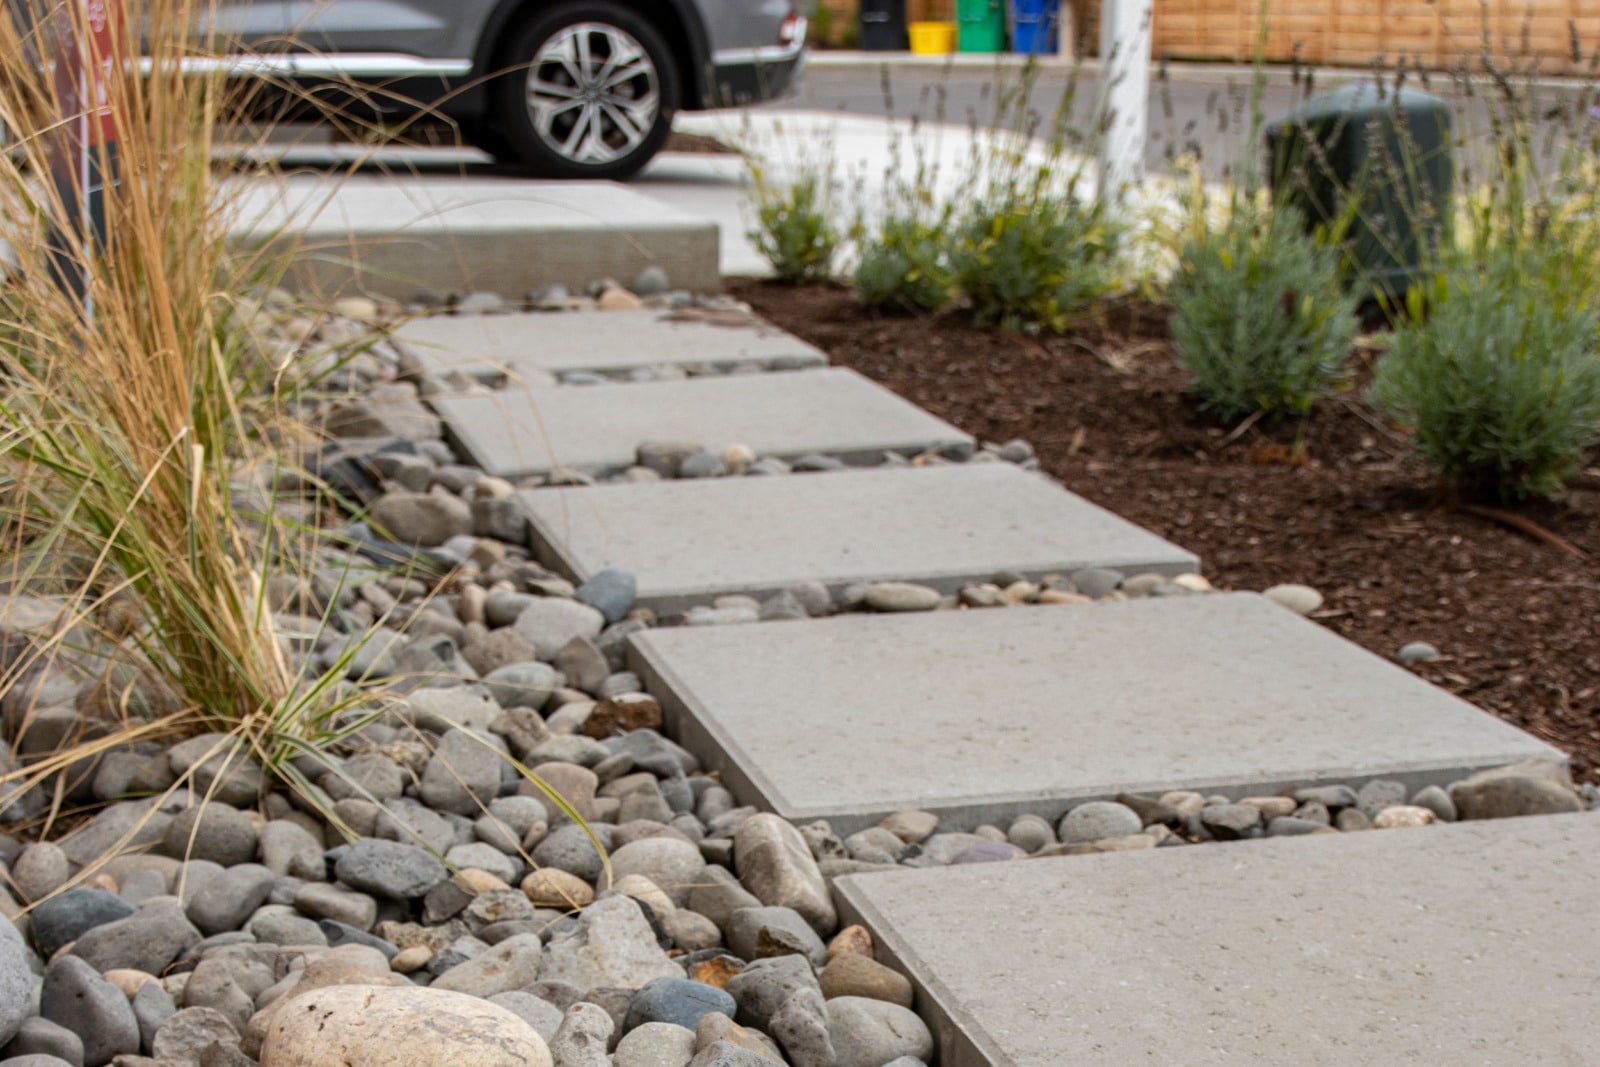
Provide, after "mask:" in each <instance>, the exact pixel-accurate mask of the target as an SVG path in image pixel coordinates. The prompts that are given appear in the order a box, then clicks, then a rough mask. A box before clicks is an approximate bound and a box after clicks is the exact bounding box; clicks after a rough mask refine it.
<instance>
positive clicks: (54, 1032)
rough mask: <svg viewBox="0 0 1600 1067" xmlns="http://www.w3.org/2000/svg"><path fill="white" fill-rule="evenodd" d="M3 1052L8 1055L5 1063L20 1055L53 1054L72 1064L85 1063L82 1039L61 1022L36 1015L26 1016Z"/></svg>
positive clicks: (0, 1052)
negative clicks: (28, 1017) (29, 1017)
mask: <svg viewBox="0 0 1600 1067" xmlns="http://www.w3.org/2000/svg"><path fill="white" fill-rule="evenodd" d="M0 1055H4V1056H5V1057H6V1060H5V1062H6V1063H10V1062H12V1058H13V1057H18V1056H53V1057H55V1058H56V1059H58V1060H65V1061H66V1062H67V1063H70V1064H72V1065H73V1067H83V1039H82V1038H81V1037H79V1036H78V1035H77V1034H75V1033H73V1032H72V1031H71V1030H68V1029H67V1028H66V1027H65V1026H62V1025H61V1024H60V1023H55V1022H51V1021H50V1020H49V1019H46V1018H44V1017H43V1016H41V1015H35V1016H34V1017H33V1018H31V1019H25V1020H23V1023H22V1026H21V1028H20V1029H18V1030H17V1035H16V1036H15V1037H13V1038H12V1039H11V1040H10V1041H9V1042H7V1043H6V1047H5V1048H4V1049H0Z"/></svg>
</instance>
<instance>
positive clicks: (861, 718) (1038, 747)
mask: <svg viewBox="0 0 1600 1067" xmlns="http://www.w3.org/2000/svg"><path fill="white" fill-rule="evenodd" d="M685 543H692V542H685ZM631 658H632V659H633V661H634V662H633V664H632V666H633V669H634V670H636V671H638V672H640V674H641V676H642V677H643V678H644V679H645V681H646V683H647V684H648V685H649V687H650V690H651V692H653V693H656V694H657V695H658V696H660V697H661V698H662V699H663V704H664V706H665V709H666V712H667V716H668V725H669V728H671V729H673V730H675V731H676V732H677V734H678V735H679V736H680V737H681V739H682V741H683V743H684V744H686V745H687V746H688V747H689V748H690V749H691V750H693V751H695V752H696V753H698V754H699V755H700V757H701V759H702V760H703V761H704V762H706V764H707V765H708V766H709V767H711V768H714V769H718V770H720V771H721V772H722V777H723V781H724V782H726V783H727V784H728V785H729V787H730V788H731V789H733V791H734V793H735V794H736V795H738V796H739V797H740V798H741V799H742V800H743V801H745V802H747V803H756V804H759V805H761V806H762V807H765V808H770V809H771V810H773V811H776V812H777V813H778V814H780V815H784V816H786V817H788V818H791V819H795V820H800V821H804V820H809V819H816V818H826V819H829V820H831V821H832V822H833V824H834V828H835V829H836V830H841V831H842V832H848V831H851V830H854V829H857V828H859V827H861V826H864V825H867V824H870V823H872V822H875V821H877V819H878V818H880V817H881V816H883V815H885V814H887V813H889V812H892V811H896V810H900V809H905V808H924V809H927V810H930V811H934V812H937V813H939V814H940V815H941V816H944V817H946V818H947V819H948V820H949V821H950V822H952V823H954V824H959V825H964V826H966V827H968V828H971V827H973V826H975V825H978V824H980V823H984V822H1000V823H1001V824H1002V825H1003V824H1004V822H1005V820H1008V819H1009V818H1011V817H1012V816H1014V815H1016V814H1018V813H1020V812H1025V811H1031V812H1036V813H1038V814H1041V815H1044V816H1046V817H1048V818H1054V817H1056V816H1059V815H1060V814H1061V813H1062V812H1063V811H1065V810H1066V808H1067V807H1068V806H1069V802H1070V801H1074V800H1079V799H1084V798H1104V797H1110V796H1114V795H1115V794H1117V793H1119V792H1124V791H1126V792H1145V793H1157V792H1161V791H1164V790H1168V789H1199V790H1202V791H1207V792H1210V791H1221V792H1229V793H1233V794H1235V795H1238V794H1239V793H1241V792H1244V791H1246V790H1248V791H1249V792H1251V793H1264V792H1275V791H1277V790H1278V789H1281V788H1282V787H1284V786H1288V785H1297V784H1309V783H1316V782H1353V783H1359V782H1361V781H1362V780H1364V779H1369V778H1374V777H1385V778H1398V779H1401V780H1402V781H1405V782H1407V783H1409V784H1411V785H1412V786H1414V787H1420V786H1421V785H1423V784H1428V783H1434V782H1438V783H1444V782H1449V781H1453V780H1454V779H1456V778H1459V777H1461V776H1463V775H1464V774H1465V773H1467V772H1469V771H1471V770H1473V769H1476V768H1482V767H1489V766H1498V765H1500V764H1505V763H1511V762H1514V761H1516V760H1520V759H1524V758H1527V757H1531V756H1547V757H1552V756H1553V757H1555V758H1561V756H1560V754H1559V753H1558V752H1556V750H1554V749H1552V748H1551V747H1550V746H1548V745H1546V744H1544V743H1543V742H1541V741H1539V740H1537V739H1535V738H1533V737H1531V736H1529V735H1528V734H1525V733H1523V732H1522V731H1520V730H1518V729H1516V728H1515V727H1512V726H1510V725H1508V724H1506V723H1503V722H1501V721H1500V720H1499V719H1496V718H1494V717H1493V716H1491V715H1488V714H1486V713H1484V712H1482V711H1480V710H1478V709H1477V708H1475V707H1473V706H1472V705H1471V704H1468V703H1466V702H1465V701H1463V700H1460V699H1458V698H1456V697H1454V696H1451V695H1450V694H1448V693H1446V692H1444V691H1443V690H1441V689H1438V688H1435V687H1434V686H1431V685H1429V684H1428V683H1426V682H1424V681H1422V680H1421V679H1419V678H1417V677H1415V676H1414V675H1412V674H1410V673H1409V672H1407V671H1405V670H1402V669H1401V668H1399V667H1397V666H1395V665H1393V664H1391V663H1388V662H1387V661H1385V660H1382V659H1380V658H1378V657H1376V656H1373V655H1371V654H1370V653H1368V652H1366V651H1365V650H1363V649H1361V648H1360V647H1358V646H1356V645H1354V644H1352V643H1350V642H1348V641H1346V640H1344V639H1343V638H1341V637H1339V636H1337V635H1335V634H1333V633H1330V632H1329V631H1327V630H1325V629H1323V628H1322V627H1321V626H1318V625H1317V624H1316V623H1313V622H1309V621H1307V620H1305V619H1302V618H1300V617H1299V616H1297V615H1295V614H1293V613H1291V612H1289V611H1287V610H1285V609H1283V608H1280V607H1278V606H1276V605H1274V604H1272V603H1270V602H1269V601H1267V600H1264V599H1262V598H1261V597H1258V596H1254V595H1252V594H1245V593H1228V594H1221V593H1218V594H1209V595H1203V596H1192V597H1181V598H1170V599H1167V598H1164V599H1156V600H1139V601H1128V602H1124V603H1098V604H1086V605H1057V606H1036V607H1030V608H1012V609H989V610H986V611H963V612H939V613H934V614H928V615H917V616H890V617H878V616H863V615H854V616H848V617H836V618H831V619H823V620H816V621H804V622H774V623H766V624H762V625H759V626H742V627H741V626H728V627H695V628H679V629H670V630H655V631H651V632H648V633H644V634H640V635H638V636H637V637H636V638H635V639H634V641H633V646H632V657H631Z"/></svg>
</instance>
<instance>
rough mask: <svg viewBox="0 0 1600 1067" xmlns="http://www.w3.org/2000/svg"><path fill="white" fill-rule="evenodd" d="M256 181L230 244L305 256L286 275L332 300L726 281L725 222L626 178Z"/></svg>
mask: <svg viewBox="0 0 1600 1067" xmlns="http://www.w3.org/2000/svg"><path fill="white" fill-rule="evenodd" d="M241 180H242V181H245V182H247V183H248V184H247V186H246V188H245V189H244V190H243V194H242V196H241V202H240V203H239V205H238V213H237V221H236V222H235V223H234V225H233V227H232V229H231V232H230V240H232V241H234V242H236V243H238V244H239V245H242V246H255V245H261V244H267V245H270V246H275V247H278V248H281V249H285V250H288V251H291V252H292V262H291V265H290V268H289V272H288V274H287V276H286V277H285V278H284V280H283V284H285V285H287V286H289V287H291V288H294V289H296V290H297V291H301V292H307V293H312V294H316V295H321V296H333V295H338V294H350V293H366V294H369V295H372V296H385V297H390V298H392V299H395V300H399V301H402V302H406V301H411V300H414V299H416V298H417V297H419V296H422V297H425V298H429V299H437V298H440V297H443V296H445V295H446V294H451V293H454V294H458V295H462V294H466V293H472V292H495V293H499V294H501V295H502V296H505V297H507V298H511V299H521V298H522V297H523V296H524V295H525V294H527V293H528V292H529V291H531V290H534V289H537V288H539V287H540V286H544V285H551V284H557V283H559V284H561V285H565V286H567V287H569V288H571V289H578V288H581V287H583V286H586V285H589V284H590V283H591V282H594V281H595V280H596V279H599V278H606V277H613V278H618V279H620V280H622V281H629V280H631V279H633V278H634V277H636V276H637V275H638V273H639V272H640V271H641V270H643V269H644V268H645V267H647V266H658V267H660V268H662V269H663V270H665V271H666V273H667V276H668V278H670V279H671V280H672V284H673V285H675V286H677V287H679V288H681V289H689V290H693V291H697V292H711V291H715V290H717V289H719V288H720V287H721V284H722V277H721V271H720V264H719V262H718V256H719V251H718V232H717V226H716V223H714V222H710V221H708V220H705V219H699V218H695V217H693V216H691V215H688V214H685V213H684V212H681V211H678V210H676V209H674V208H672V207H669V206H667V205H665V204H662V203H660V202H658V201H655V200H652V199H650V198H649V197H646V196H642V195H640V194H639V193H636V192H633V191H632V190H630V189H628V188H626V187H624V186H622V185H618V184H616V183H614V182H530V181H528V180H526V179H523V178H516V177H506V178H503V179H494V178H489V177H482V176H474V177H473V178H472V179H470V180H467V179H463V178H460V177H459V176H454V175H451V174H449V173H443V174H413V175H403V174H367V173H356V174H349V173H344V172H341V171H340V170H339V169H337V168H335V169H334V170H333V171H332V172H329V173H295V174H289V175H281V176H280V175H267V176H257V177H252V178H247V179H241Z"/></svg>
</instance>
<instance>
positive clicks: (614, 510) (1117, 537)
mask: <svg viewBox="0 0 1600 1067" xmlns="http://www.w3.org/2000/svg"><path fill="white" fill-rule="evenodd" d="M802 373H803V374H804V375H806V376H814V375H817V374H823V373H832V372H824V371H805V372H802ZM766 377H771V376H770V375H768V376H766ZM620 388H634V389H640V388H644V387H643V386H622V387H620ZM519 499H521V500H522V501H523V503H524V504H525V505H526V507H527V510H528V514H529V516H530V517H531V519H532V521H533V538H534V542H535V549H536V551H537V552H538V554H539V556H540V558H541V559H542V560H544V561H545V563H546V565H548V566H553V567H556V568H559V569H560V570H562V571H564V572H565V573H567V574H568V575H570V576H571V577H573V578H575V579H577V580H579V581H582V580H584V579H586V578H587V577H589V576H590V575H592V574H594V573H595V572H597V571H599V570H601V569H603V568H605V567H610V566H619V567H626V568H628V569H629V570H632V571H633V572H634V573H635V574H636V575H637V576H638V579H639V597H640V600H641V602H642V603H644V604H647V605H650V606H652V607H656V608H658V609H664V610H679V609H682V608H684V607H687V606H689V605H691V604H697V603H706V602H708V601H709V600H710V599H711V598H712V597H713V596H715V595H717V594H721V593H751V594H757V595H759V594H763V593H769V592H773V591H775V590H778V589H782V588H783V587H785V586H787V585H791V584H793V583H795V582H799V581H818V582H822V583H824V584H825V585H827V586H829V587H830V588H833V589H835V590H837V589H839V588H841V587H843V586H845V585H848V584H850V583H852V582H857V581H863V580H875V579H890V578H895V579H905V580H909V581H917V582H926V583H928V584H931V585H935V586H938V587H939V588H940V589H943V590H946V591H953V590H954V589H955V588H956V587H957V586H959V585H961V584H963V583H965V582H969V581H975V580H987V579H988V578H989V577H990V576H991V575H993V574H995V573H996V572H997V571H1002V570H1009V571H1021V572H1024V573H1027V574H1033V575H1042V574H1046V573H1050V572H1064V571H1070V570H1073V569H1075V568H1078V567H1085V566H1091V565H1104V566H1112V567H1125V568H1128V569H1129V570H1131V571H1143V570H1158V571H1162V572H1164V573H1168V574H1176V573H1181V572H1183V571H1191V570H1194V569H1195V568H1196V566H1197V563H1196V560H1195V558H1194V556H1192V555H1190V554H1189V553H1188V552H1185V551H1184V550H1183V549H1180V548H1177V547H1175V546H1173V545H1171V544H1168V543H1167V542H1166V541H1163V540H1161V539H1160V538H1159V537H1156V536H1155V535H1154V534H1150V533H1147V532H1145V531H1144V530H1141V529H1140V528H1139V527H1137V526H1134V525H1133V524H1132V523H1130V522H1127V521H1126V520H1124V519H1120V518H1118V517H1117V516H1115V515H1113V514H1111V513H1110V512H1108V511H1104V510H1102V509H1100V508H1097V507H1095V506H1094V505H1093V504H1090V503H1089V502H1088V501H1086V500H1083V499H1082V498H1080V497H1077V496H1074V495H1073V494H1071V493H1069V492H1067V491H1066V490H1064V489H1062V488H1061V487H1060V486H1058V485H1056V484H1055V483H1053V482H1051V481H1049V480H1048V479H1046V478H1044V477H1042V476H1040V475H1037V474H1031V473H1029V472H1027V471H1024V470H1021V469H1019V468H1016V467H1012V466H1009V465H1007V464H968V465H964V466H949V467H931V468H916V469H888V470H871V471H841V472H835V473H830V474H790V475H784V476H781V477H777V478H729V479H719V480H715V481H674V482H660V483H657V484H654V485H621V486H598V487H594V488H585V489H535V490H531V491H527V492H524V493H522V494H521V495H520V497H519Z"/></svg>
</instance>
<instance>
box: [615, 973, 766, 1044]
mask: <svg viewBox="0 0 1600 1067" xmlns="http://www.w3.org/2000/svg"><path fill="white" fill-rule="evenodd" d="M737 1010H738V1005H737V1004H735V1003H734V1000H733V996H732V995H731V994H729V993H728V992H727V991H726V990H722V989H718V988H717V987H716V986H712V985H706V984H705V983H704V982H691V981H690V980H689V979H687V978H655V979H652V980H650V981H649V982H646V983H645V984H644V985H643V986H642V987H640V988H639V989H638V990H637V991H636V992H635V993H634V994H633V997H632V999H630V1000H629V1002H628V1014H627V1016H626V1017H625V1018H624V1020H623V1023H622V1031H623V1033H627V1032H628V1031H630V1030H633V1029H635V1028H637V1027H640V1026H643V1025H644V1024H645V1023H673V1024H675V1025H677V1026H682V1027H684V1028H685V1029H688V1030H693V1029H694V1028H695V1027H696V1026H697V1025H699V1023H700V1019H701V1017H702V1016H705V1015H710V1014H712V1013H713V1012H715V1013H717V1014H721V1015H726V1016H727V1017H728V1018H730V1019H731V1018H733V1015H734V1012H735V1011H737Z"/></svg>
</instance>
